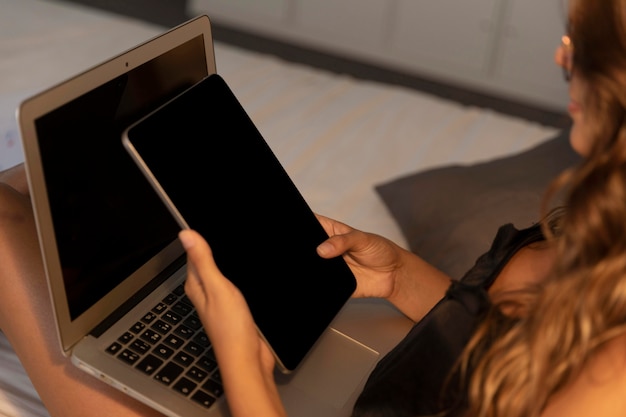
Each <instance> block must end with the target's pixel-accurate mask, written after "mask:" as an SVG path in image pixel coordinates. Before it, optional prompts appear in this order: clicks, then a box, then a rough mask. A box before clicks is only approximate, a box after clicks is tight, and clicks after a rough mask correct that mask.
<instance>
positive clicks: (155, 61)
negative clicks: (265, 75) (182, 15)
mask: <svg viewBox="0 0 626 417" xmlns="http://www.w3.org/2000/svg"><path fill="white" fill-rule="evenodd" d="M214 73H216V66H215V58H214V50H213V40H212V36H211V26H210V21H209V19H208V17H207V16H200V17H197V18H195V19H192V20H190V21H189V22H186V23H184V24H182V25H180V26H177V27H175V28H173V29H172V30H170V31H167V32H166V33H164V34H162V35H160V36H157V37H155V38H153V39H151V40H149V41H147V42H145V43H143V44H141V45H138V46H137V47H135V48H132V49H131V50H128V51H125V52H123V53H121V54H120V55H118V56H115V57H113V58H111V59H110V60H108V61H106V62H104V63H102V64H100V65H98V66H95V67H93V68H91V69H89V70H87V71H85V72H83V73H80V74H78V75H76V76H74V77H72V78H69V79H68V80H67V81H65V82H62V83H60V84H58V85H55V86H52V87H51V88H49V89H47V90H45V91H43V92H41V93H39V94H37V95H35V96H33V97H31V98H29V99H27V100H25V101H24V102H23V103H21V105H20V106H19V108H18V111H17V117H18V123H19V127H20V131H21V135H22V142H23V147H24V156H25V166H26V171H27V176H28V181H29V186H30V193H31V199H32V203H33V208H34V214H35V219H36V223H37V230H38V234H39V240H40V245H41V251H42V256H43V260H44V266H45V270H46V276H47V280H48V284H49V289H50V296H51V300H52V304H53V309H54V317H55V321H56V325H57V331H58V336H59V342H60V347H61V349H62V351H63V352H64V354H65V355H67V356H69V357H71V360H72V362H73V363H74V364H75V365H76V366H78V367H79V368H80V369H83V370H84V371H86V372H88V373H90V374H92V375H94V376H95V377H97V378H99V379H101V380H103V381H106V382H108V383H109V384H111V385H113V386H115V387H117V388H119V389H120V390H122V391H123V392H126V393H127V394H128V395H130V396H132V397H134V398H137V399H139V400H140V401H142V402H144V403H146V404H148V405H149V406H151V407H153V408H154V409H156V410H158V411H160V412H162V413H163V414H165V415H169V416H194V415H203V416H204V415H207V416H217V417H221V416H228V415H229V413H228V408H227V405H226V401H225V398H224V395H223V392H222V390H221V385H220V378H219V368H218V367H216V364H215V363H214V357H213V356H212V352H211V349H210V341H208V340H207V338H206V334H205V333H204V332H203V330H202V328H201V326H199V320H198V317H197V315H195V313H194V312H193V308H192V307H191V306H190V303H189V301H188V299H187V298H186V296H185V294H184V291H183V284H184V280H185V277H186V273H185V254H184V251H183V249H182V247H181V245H180V242H178V240H177V233H178V230H179V226H178V225H177V224H176V221H175V220H174V219H173V217H172V216H171V215H170V213H169V212H168V211H167V209H166V208H165V207H164V205H163V204H162V203H161V201H160V200H159V198H158V196H157V195H156V193H154V191H153V190H152V188H151V187H150V185H149V184H148V182H147V181H146V180H145V178H144V177H143V176H142V174H141V173H140V171H139V170H138V168H137V166H136V165H135V164H134V163H133V161H132V160H131V158H130V156H129V155H128V154H127V153H126V152H125V150H124V149H123V146H122V142H121V140H120V137H121V133H122V132H123V130H124V129H125V128H126V127H128V126H129V125H131V124H132V123H133V122H135V121H137V120H139V119H140V118H141V117H143V116H145V115H146V114H148V113H150V112H151V111H153V110H154V109H156V108H158V107H159V106H160V105H162V104H163V103H165V102H167V101H168V100H170V99H171V98H173V97H175V96H176V95H178V94H180V93H181V92H182V91H184V90H186V89H188V88H189V87H190V86H192V85H194V84H196V83H197V82H199V81H200V80H202V79H204V78H206V77H207V76H208V75H210V74H214ZM356 310H357V311H356V316H359V317H360V316H362V314H361V313H360V312H359V311H358V310H359V306H357V309H356ZM352 313H354V312H350V313H349V314H344V313H343V312H341V313H339V315H338V316H337V317H336V318H335V320H334V322H333V324H332V325H331V326H329V327H328V328H327V329H326V330H325V331H324V332H323V334H322V335H321V337H319V340H318V341H317V342H316V344H315V346H314V347H313V349H312V350H311V351H310V352H309V354H308V355H307V356H306V358H305V359H304V360H303V361H302V363H301V364H300V365H299V366H298V368H297V369H296V370H295V371H294V372H292V373H291V374H290V375H283V374H280V373H277V381H278V384H279V390H280V393H281V397H282V399H283V401H284V403H285V406H286V408H287V411H288V413H289V414H290V415H293V416H303V417H306V416H316V417H317V416H320V415H323V416H329V417H333V416H347V415H349V414H350V411H351V408H352V404H353V402H354V400H355V399H356V397H357V396H358V393H359V392H360V388H361V387H362V385H363V384H364V382H365V380H366V378H367V375H368V374H369V372H370V371H371V369H373V367H374V365H375V363H376V361H377V360H378V358H379V355H380V354H379V352H378V351H377V349H375V348H372V347H369V346H367V345H366V343H364V342H362V341H359V340H355V338H353V337H350V336H348V335H346V334H345V333H346V332H345V331H344V330H345V329H348V328H350V327H353V324H354V322H359V320H355V317H356V316H355V314H352ZM311 314H314V312H311ZM366 315H367V314H366ZM384 319H385V318H383V321H384ZM362 327H363V326H362ZM342 329H344V330H342ZM406 330H407V327H406V326H403V327H401V329H400V332H401V333H402V332H405V331H406ZM359 332H360V334H370V333H371V332H370V331H369V329H367V328H361V329H360V330H359V329H357V331H356V333H355V334H357V333H359ZM148 358H149V359H148ZM166 358H169V359H167V360H166ZM170 359H171V360H170ZM170 364H172V365H170Z"/></svg>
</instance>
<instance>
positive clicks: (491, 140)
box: [0, 0, 556, 417]
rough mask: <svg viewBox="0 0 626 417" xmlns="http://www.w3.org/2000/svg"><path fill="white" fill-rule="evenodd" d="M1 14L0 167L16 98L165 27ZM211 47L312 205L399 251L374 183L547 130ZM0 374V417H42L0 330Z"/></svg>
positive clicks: (23, 1)
mask: <svg viewBox="0 0 626 417" xmlns="http://www.w3.org/2000/svg"><path fill="white" fill-rule="evenodd" d="M0 9H1V10H2V13H0V56H1V57H2V59H0V170H2V169H6V168H8V167H10V166H13V165H15V164H17V163H19V162H21V161H22V159H23V156H22V151H21V144H20V140H19V134H18V131H17V126H16V123H15V116H14V113H15V108H16V106H17V105H18V103H19V102H20V101H21V100H22V99H24V98H26V97H27V96H28V95H30V94H33V93H35V92H37V91H39V90H41V89H44V88H46V87H47V86H50V85H51V84H53V83H55V82H58V81H61V80H63V79H65V78H67V77H70V76H72V75H73V74H75V73H77V72H79V71H82V70H84V69H86V68H88V67H90V66H92V65H95V64H97V63H99V62H101V61H102V60H105V59H107V58H108V57H110V56H113V55H116V54H118V53H120V52H122V51H124V50H126V49H128V48H130V47H132V46H134V45H135V44H137V43H140V42H142V41H144V40H147V39H148V38H150V37H152V36H154V35H156V34H158V33H160V32H162V31H164V30H165V29H166V28H161V27H158V26H154V25H149V24H146V23H144V22H139V21H135V20H132V19H128V18H124V17H120V16H117V15H113V14H108V13H105V12H102V11H95V10H92V9H88V8H83V7H79V6H77V5H74V4H70V3H64V2H61V1H43V0H20V1H19V2H18V1H13V0H0ZM215 48H216V62H217V70H218V72H219V73H220V74H221V75H222V76H223V77H224V79H225V80H226V81H227V82H228V83H229V85H230V86H231V88H232V89H233V91H234V92H235V94H236V95H237V96H238V98H239V99H240V101H241V102H242V104H243V106H244V108H246V109H247V111H248V112H249V114H250V116H251V118H252V119H253V120H254V121H255V123H256V124H257V126H258V128H259V130H260V131H261V133H262V134H263V135H264V136H265V138H266V140H267V141H268V143H269V144H270V146H271V147H272V148H273V150H274V151H275V153H276V155H277V157H278V159H279V160H280V161H282V163H283V164H284V166H285V168H286V169H287V171H288V172H289V173H290V175H291V176H292V178H293V180H294V182H295V183H296V185H297V186H298V187H299V188H300V190H301V191H302V193H303V195H304V197H305V198H306V199H307V201H308V202H309V204H310V205H311V207H312V208H313V210H314V211H316V212H318V213H322V214H325V215H329V216H331V217H334V218H337V219H340V220H342V221H345V222H346V223H348V224H351V225H353V226H355V227H358V228H361V229H364V230H368V231H372V232H376V233H379V234H382V235H385V236H387V237H389V238H390V239H392V240H394V241H396V242H398V243H399V244H401V245H403V246H406V244H405V241H404V238H403V237H402V234H401V232H400V230H399V229H398V227H397V225H396V224H395V223H394V221H393V219H392V218H391V216H390V215H389V213H388V212H387V210H386V208H385V207H384V205H383V203H382V201H381V200H380V199H379V198H378V196H377V195H376V193H375V191H374V185H376V184H379V183H382V182H385V181H388V180H390V179H392V178H395V177H397V176H400V175H404V174H407V173H411V172H414V171H417V170H423V169H426V168H431V167H434V166H438V165H444V164H449V163H471V162H477V161H481V160H487V159H491V158H495V157H500V156H503V155H507V154H512V153H515V152H519V151H522V150H525V149H528V148H530V147H531V146H534V145H536V144H537V143H539V142H541V141H543V140H546V139H548V138H549V137H550V136H551V135H553V134H554V133H555V132H556V129H554V128H550V127H545V126H541V125H538V124H535V123H529V122H527V121H525V120H521V119H516V118H513V117H509V116H504V115H501V114H498V113H496V112H493V111H489V110H483V109H478V108H472V107H465V106H461V105H458V104H456V103H453V102H449V101H446V100H442V99H439V98H434V97H431V96H428V95H425V94H421V93H419V92H416V91H412V90H409V89H406V88H400V87H394V86H389V85H384V84H378V83H373V82H365V81H360V80H356V79H353V78H351V77H349V76H346V75H338V74H334V73H329V72H326V71H320V70H317V69H314V68H309V67H305V66H301V65H294V64H290V63H286V62H284V61H282V60H280V59H277V58H274V57H270V56H266V55H262V54H258V53H253V52H250V51H246V50H242V49H238V48H235V47H232V46H228V45H225V44H221V43H217V44H216V45H215ZM355 308H357V309H358V305H357V306H356V307H355ZM385 311H386V310H384V309H383V310H381V313H382V315H381V317H379V319H380V321H381V322H384V319H385V317H384V315H385ZM395 342H396V341H394V340H390V341H389V342H388V343H389V345H392V344H393V343H395ZM0 369H1V371H0V415H2V416H9V417H25V416H45V415H47V413H46V411H45V409H44V408H43V406H42V405H41V403H40V401H39V400H38V397H37V394H36V392H35V391H34V389H33V388H32V386H31V385H30V383H29V381H28V378H27V377H26V375H25V374H24V371H23V369H22V368H21V367H20V365H19V362H18V361H17V359H16V356H15V354H14V352H13V351H12V349H11V347H10V345H9V343H8V342H7V340H6V338H5V337H4V335H2V334H1V333H0Z"/></svg>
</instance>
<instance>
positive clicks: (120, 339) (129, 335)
mask: <svg viewBox="0 0 626 417" xmlns="http://www.w3.org/2000/svg"><path fill="white" fill-rule="evenodd" d="M133 337H135V336H133V334H132V333H131V332H126V333H124V334H123V335H121V336H120V337H118V338H117V341H118V342H120V343H122V344H124V345H125V344H126V343H128V342H130V341H131V340H133Z"/></svg>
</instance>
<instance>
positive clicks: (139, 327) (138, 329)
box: [130, 322, 146, 334]
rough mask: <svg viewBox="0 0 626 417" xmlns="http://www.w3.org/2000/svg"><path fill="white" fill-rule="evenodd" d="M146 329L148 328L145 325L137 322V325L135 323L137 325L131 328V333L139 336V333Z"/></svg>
mask: <svg viewBox="0 0 626 417" xmlns="http://www.w3.org/2000/svg"><path fill="white" fill-rule="evenodd" d="M145 328H146V325H145V324H143V323H141V322H137V323H135V324H134V325H133V327H131V328H130V331H131V332H133V333H135V334H139V333H141V331H142V330H143V329H145Z"/></svg>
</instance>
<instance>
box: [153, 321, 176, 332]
mask: <svg viewBox="0 0 626 417" xmlns="http://www.w3.org/2000/svg"><path fill="white" fill-rule="evenodd" d="M150 328H152V329H153V330H156V331H157V332H159V333H161V334H167V333H169V331H170V330H172V325H171V324H167V323H166V322H164V321H163V320H157V321H155V322H154V324H153V325H152V326H150Z"/></svg>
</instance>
